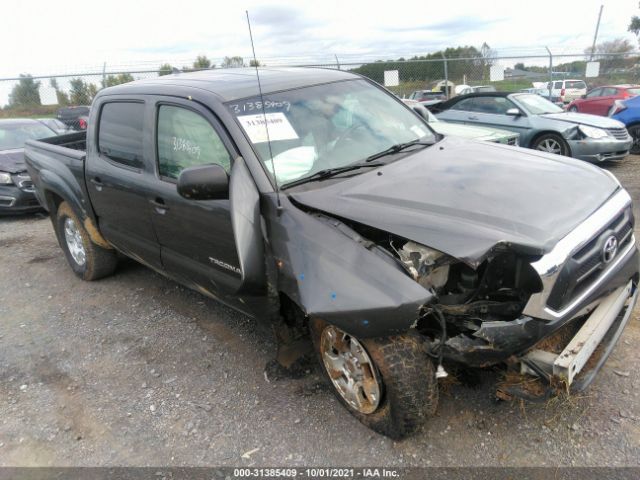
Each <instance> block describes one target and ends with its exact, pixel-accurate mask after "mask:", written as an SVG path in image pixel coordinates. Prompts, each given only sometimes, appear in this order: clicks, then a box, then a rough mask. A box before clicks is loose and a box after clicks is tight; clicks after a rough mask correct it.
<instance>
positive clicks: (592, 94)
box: [587, 88, 602, 98]
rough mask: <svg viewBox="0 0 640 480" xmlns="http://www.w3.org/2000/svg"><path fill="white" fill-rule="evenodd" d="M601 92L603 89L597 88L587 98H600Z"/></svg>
mask: <svg viewBox="0 0 640 480" xmlns="http://www.w3.org/2000/svg"><path fill="white" fill-rule="evenodd" d="M600 92H602V89H601V88H596V89H595V90H591V91H590V92H589V93H588V94H587V98H594V97H599V96H600Z"/></svg>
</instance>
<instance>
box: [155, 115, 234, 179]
mask: <svg viewBox="0 0 640 480" xmlns="http://www.w3.org/2000/svg"><path fill="white" fill-rule="evenodd" d="M157 142H158V172H159V174H160V176H161V177H166V178H171V179H177V178H178V176H179V175H180V172H181V171H182V170H184V169H185V168H187V167H194V166H197V165H211V164H216V163H217V164H218V165H221V166H222V167H223V168H224V169H225V170H226V171H227V173H228V172H229V171H230V169H231V156H230V155H229V152H228V151H227V149H226V147H225V146H224V144H223V143H222V140H221V139H220V136H219V135H218V133H217V132H216V131H215V129H214V128H213V126H212V125H211V124H210V123H209V122H208V121H207V120H206V119H205V118H204V117H203V116H202V115H200V114H198V113H196V112H194V111H192V110H187V109H186V108H182V107H176V106H173V105H161V106H160V110H159V112H158V134H157Z"/></svg>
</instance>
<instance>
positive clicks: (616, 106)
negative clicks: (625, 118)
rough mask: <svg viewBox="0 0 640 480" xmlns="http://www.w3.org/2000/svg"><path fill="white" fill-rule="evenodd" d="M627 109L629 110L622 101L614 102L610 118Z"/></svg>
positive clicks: (610, 110)
mask: <svg viewBox="0 0 640 480" xmlns="http://www.w3.org/2000/svg"><path fill="white" fill-rule="evenodd" d="M626 109H627V106H626V105H625V104H624V102H623V101H622V100H616V101H615V102H613V105H611V108H610V109H609V116H610V117H612V116H613V115H615V114H616V113H620V112H622V111H623V110H626Z"/></svg>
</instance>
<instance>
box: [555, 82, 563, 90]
mask: <svg viewBox="0 0 640 480" xmlns="http://www.w3.org/2000/svg"><path fill="white" fill-rule="evenodd" d="M553 88H555V89H558V90H560V89H561V88H563V87H562V82H555V83H554V84H553Z"/></svg>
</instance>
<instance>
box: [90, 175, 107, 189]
mask: <svg viewBox="0 0 640 480" xmlns="http://www.w3.org/2000/svg"><path fill="white" fill-rule="evenodd" d="M89 181H90V182H91V183H93V184H94V185H95V187H96V190H97V191H99V192H101V191H102V187H104V184H103V183H102V180H100V177H93V178H92V179H90V180H89Z"/></svg>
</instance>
